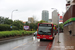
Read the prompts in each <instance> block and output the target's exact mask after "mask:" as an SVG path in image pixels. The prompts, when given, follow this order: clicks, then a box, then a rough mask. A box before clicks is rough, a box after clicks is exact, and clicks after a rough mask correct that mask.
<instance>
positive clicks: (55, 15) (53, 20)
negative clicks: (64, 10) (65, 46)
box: [52, 10, 58, 25]
mask: <svg viewBox="0 0 75 50" xmlns="http://www.w3.org/2000/svg"><path fill="white" fill-rule="evenodd" d="M52 23H53V24H57V25H58V12H57V10H54V11H53V12H52Z"/></svg>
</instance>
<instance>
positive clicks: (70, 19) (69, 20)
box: [63, 1, 75, 35]
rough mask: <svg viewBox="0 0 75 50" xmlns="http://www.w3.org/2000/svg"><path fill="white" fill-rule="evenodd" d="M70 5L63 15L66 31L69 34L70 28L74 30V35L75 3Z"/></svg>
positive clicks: (73, 32)
mask: <svg viewBox="0 0 75 50" xmlns="http://www.w3.org/2000/svg"><path fill="white" fill-rule="evenodd" d="M72 3H73V4H71V5H70V7H69V8H68V10H67V11H66V13H65V14H64V17H63V23H64V33H65V34H67V35H69V30H72V35H75V4H74V1H73V2H72Z"/></svg>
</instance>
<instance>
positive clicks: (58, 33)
mask: <svg viewBox="0 0 75 50" xmlns="http://www.w3.org/2000/svg"><path fill="white" fill-rule="evenodd" d="M51 9H56V8H51ZM56 10H57V9H56ZM57 11H58V10H57ZM58 43H60V41H59V14H58Z"/></svg>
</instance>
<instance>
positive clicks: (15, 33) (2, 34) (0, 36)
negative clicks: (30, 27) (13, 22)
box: [0, 30, 35, 38]
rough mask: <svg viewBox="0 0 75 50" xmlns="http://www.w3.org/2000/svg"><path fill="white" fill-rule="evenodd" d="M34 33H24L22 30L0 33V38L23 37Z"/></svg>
mask: <svg viewBox="0 0 75 50" xmlns="http://www.w3.org/2000/svg"><path fill="white" fill-rule="evenodd" d="M34 32H35V31H24V30H20V31H18V30H14V31H0V38H3V37H10V36H23V35H27V34H28V35H30V34H32V33H34Z"/></svg>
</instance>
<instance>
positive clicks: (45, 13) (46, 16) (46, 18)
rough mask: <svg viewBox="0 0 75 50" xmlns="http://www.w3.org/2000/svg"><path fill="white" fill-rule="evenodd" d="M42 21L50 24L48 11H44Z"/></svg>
mask: <svg viewBox="0 0 75 50" xmlns="http://www.w3.org/2000/svg"><path fill="white" fill-rule="evenodd" d="M42 20H44V21H47V22H48V20H49V12H48V11H47V10H43V11H42Z"/></svg>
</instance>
